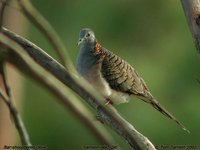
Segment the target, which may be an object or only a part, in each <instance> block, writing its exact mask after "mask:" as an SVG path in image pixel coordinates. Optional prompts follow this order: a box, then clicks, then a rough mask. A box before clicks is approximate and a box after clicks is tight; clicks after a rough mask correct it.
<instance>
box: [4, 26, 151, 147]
mask: <svg viewBox="0 0 200 150" xmlns="http://www.w3.org/2000/svg"><path fill="white" fill-rule="evenodd" d="M2 32H3V33H2V34H0V43H2V44H4V45H6V46H7V47H9V48H10V49H9V50H10V52H11V54H12V55H9V56H7V59H9V60H10V61H11V62H12V63H13V64H14V65H16V67H18V68H21V71H25V70H26V73H27V72H31V73H29V76H31V77H32V76H33V74H35V73H36V72H37V73H40V71H39V72H38V69H36V70H35V69H34V68H35V65H36V64H39V65H40V66H42V67H43V68H45V69H46V70H48V71H49V72H51V73H52V74H53V75H54V76H55V77H56V78H57V79H59V80H60V81H61V82H62V83H64V84H65V85H67V86H68V87H69V88H71V89H72V90H73V91H74V92H76V93H78V94H79V95H80V96H81V97H82V98H83V99H84V100H85V101H86V102H87V103H88V104H89V105H91V106H92V107H93V108H94V109H95V110H96V111H97V112H98V114H99V118H100V119H101V120H102V121H103V122H104V123H105V124H107V125H108V126H109V127H110V128H112V129H113V130H114V131H115V132H116V133H117V134H119V135H120V136H121V137H122V138H124V139H125V140H126V141H127V142H128V143H129V145H130V146H131V148H132V149H137V150H138V149H155V148H154V146H153V144H152V143H151V142H150V141H149V140H148V139H147V138H146V137H145V136H143V135H142V134H141V133H139V132H138V131H137V130H136V129H135V128H134V127H133V126H132V125H131V124H130V123H129V122H127V121H126V120H125V119H124V118H122V117H121V116H120V114H119V113H118V112H117V110H116V109H115V108H114V107H112V106H111V105H107V106H105V105H104V104H102V99H103V97H102V96H100V95H99V94H98V93H97V92H96V91H95V90H94V89H93V88H91V86H90V85H89V84H88V83H87V82H86V81H85V80H82V79H80V78H79V76H78V75H77V74H74V72H70V70H66V69H64V67H63V66H62V65H60V64H59V63H58V62H56V61H55V60H54V59H53V58H52V57H50V56H49V55H48V54H46V53H45V52H44V51H43V50H42V49H41V48H39V47H37V46H36V45H34V44H33V43H31V42H29V41H28V40H26V39H24V38H22V37H20V36H18V35H16V34H14V33H12V32H10V31H8V30H6V29H5V28H4V29H3V31H2ZM8 37H9V38H8ZM5 39H6V40H5ZM8 41H9V42H8ZM13 41H15V42H16V43H17V44H16V43H15V42H13ZM10 42H12V44H9V43H10ZM14 45H15V47H13V46H14ZM19 45H20V46H21V47H22V48H19ZM16 47H17V49H16ZM18 50H20V51H18ZM14 54H15V55H14ZM16 54H17V55H16ZM27 54H28V55H29V56H30V57H31V58H32V59H30V57H27ZM5 56H6V55H5ZM22 56H24V57H22ZM13 57H14V58H13ZM25 57H26V60H25ZM20 60H21V61H20ZM33 60H34V61H33ZM19 62H21V63H19ZM30 62H31V65H29V66H28V67H25V65H24V64H30ZM35 62H36V63H35ZM33 64H34V66H33ZM22 67H23V68H22ZM24 67H25V68H24ZM30 69H32V71H30ZM33 69H34V71H33ZM27 70H29V71H27ZM40 82H42V83H43V81H42V80H40ZM52 85H53V83H52ZM52 87H53V86H51V88H52ZM59 89H60V88H59ZM61 91H62V90H61ZM61 91H57V92H61ZM54 94H55V93H54Z"/></svg>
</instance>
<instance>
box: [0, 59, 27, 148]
mask: <svg viewBox="0 0 200 150" xmlns="http://www.w3.org/2000/svg"><path fill="white" fill-rule="evenodd" d="M0 68H1V69H0V71H1V72H0V73H1V75H2V77H3V82H4V86H5V89H6V93H7V96H6V94H4V92H3V91H2V89H0V97H1V98H2V99H3V101H4V102H5V103H6V105H7V107H8V108H9V110H10V113H11V115H12V118H13V120H14V123H15V127H16V129H17V131H18V133H19V135H20V139H21V141H22V144H23V145H27V146H31V142H30V138H29V135H28V132H27V130H26V127H25V126H24V123H23V121H22V119H21V117H20V115H19V113H18V111H17V109H16V106H15V105H14V102H13V100H12V99H11V94H10V90H9V87H8V84H7V82H6V78H5V73H4V69H3V64H2V63H1V66H0Z"/></svg>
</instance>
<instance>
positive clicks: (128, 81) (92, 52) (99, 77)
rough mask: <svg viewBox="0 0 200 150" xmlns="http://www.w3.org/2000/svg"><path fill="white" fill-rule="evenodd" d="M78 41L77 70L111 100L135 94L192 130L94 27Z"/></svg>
mask: <svg viewBox="0 0 200 150" xmlns="http://www.w3.org/2000/svg"><path fill="white" fill-rule="evenodd" d="M78 45H80V51H79V55H78V59H77V71H78V72H79V74H80V75H81V76H82V77H84V78H85V79H86V80H87V81H88V82H89V83H90V84H91V85H92V86H93V87H94V88H95V89H96V90H97V91H98V92H100V93H101V94H103V96H104V97H105V99H106V100H108V101H109V103H111V104H120V103H125V102H128V100H127V98H128V97H129V95H135V96H136V97H138V98H139V99H141V100H143V101H144V102H146V103H149V104H150V105H151V106H153V107H154V108H155V109H156V110H158V111H159V112H161V113H162V114H163V115H165V116H167V117H168V118H170V119H172V120H174V121H175V122H176V123H177V124H178V125H180V126H181V127H182V129H183V130H186V131H187V132H189V131H188V130H187V129H186V128H185V127H184V126H183V124H182V123H180V122H179V121H178V120H177V119H176V118H175V117H174V116H173V115H171V114H170V113H169V112H168V111H167V110H166V109H165V108H164V107H163V106H161V104H159V102H158V101H157V100H156V99H154V97H153V96H152V94H151V93H150V91H149V89H148V87H147V85H146V83H145V82H144V80H143V79H142V78H141V77H140V76H139V74H138V73H137V72H136V71H135V69H134V68H133V67H132V66H131V65H130V64H128V63H127V62H126V61H125V60H123V59H122V58H120V57H118V56H117V55H115V54H114V53H112V52H111V51H109V50H107V49H106V48H104V47H102V46H101V45H100V44H99V43H98V41H97V39H96V37H95V34H94V32H93V31H92V30H91V29H89V28H84V29H82V30H81V31H80V35H79V41H78Z"/></svg>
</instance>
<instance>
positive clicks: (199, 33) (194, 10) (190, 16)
mask: <svg viewBox="0 0 200 150" xmlns="http://www.w3.org/2000/svg"><path fill="white" fill-rule="evenodd" d="M181 3H182V6H183V10H184V12H185V16H186V19H187V22H188V25H189V28H190V31H191V33H192V36H193V38H194V42H195V46H196V49H197V51H198V52H199V53H200V1H199V0H181Z"/></svg>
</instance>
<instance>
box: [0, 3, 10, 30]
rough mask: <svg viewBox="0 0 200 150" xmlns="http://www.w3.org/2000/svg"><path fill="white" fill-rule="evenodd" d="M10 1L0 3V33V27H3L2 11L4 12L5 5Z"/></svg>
mask: <svg viewBox="0 0 200 150" xmlns="http://www.w3.org/2000/svg"><path fill="white" fill-rule="evenodd" d="M9 1H10V0H2V1H1V4H0V31H1V29H2V26H3V15H4V10H5V7H6V5H7V3H8V2H9Z"/></svg>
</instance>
